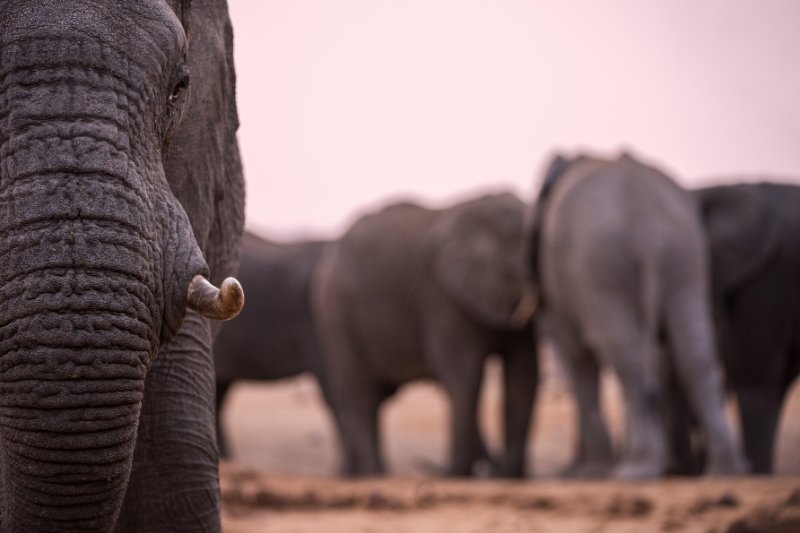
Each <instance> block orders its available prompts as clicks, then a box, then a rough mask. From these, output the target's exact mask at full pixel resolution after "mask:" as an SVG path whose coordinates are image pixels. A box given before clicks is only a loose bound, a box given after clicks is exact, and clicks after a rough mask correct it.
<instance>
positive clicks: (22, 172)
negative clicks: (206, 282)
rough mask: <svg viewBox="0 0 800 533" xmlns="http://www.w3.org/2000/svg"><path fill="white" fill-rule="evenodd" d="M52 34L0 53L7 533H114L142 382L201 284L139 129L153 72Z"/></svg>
mask: <svg viewBox="0 0 800 533" xmlns="http://www.w3.org/2000/svg"><path fill="white" fill-rule="evenodd" d="M0 22H2V21H0ZM53 25H54V26H56V27H57V26H58V23H55V24H53ZM55 33H56V34H57V35H58V36H57V37H54V36H52V34H51V36H49V37H46V38H41V37H36V36H27V35H23V36H19V35H17V36H16V37H17V38H16V39H15V40H13V41H10V42H9V41H3V42H2V43H0V44H1V45H2V48H0V53H2V62H1V63H0V78H2V79H3V87H2V92H0V165H1V170H2V174H0V235H2V239H3V241H4V243H3V247H2V255H0V294H2V296H0V317H2V320H1V321H0V391H1V393H0V450H2V452H0V453H1V454H2V455H0V458H1V460H2V463H0V475H1V476H2V481H1V482H2V484H3V490H2V493H3V494H5V495H6V496H5V497H6V498H7V500H6V501H3V502H2V506H3V508H4V512H3V516H2V519H1V520H2V523H1V525H0V526H1V527H2V529H3V530H4V531H23V530H24V531H38V530H73V529H77V530H93V531H94V530H100V531H105V530H110V529H111V528H112V527H113V525H114V523H115V521H116V518H117V515H118V514H119V509H120V506H121V503H122V499H123V496H124V495H125V490H126V483H127V481H128V478H129V475H130V470H131V464H132V458H133V450H134V445H135V441H136V431H137V426H138V419H139V414H140V410H141V405H142V398H143V389H144V379H145V375H146V372H147V369H148V367H149V366H150V364H151V362H152V360H153V358H154V356H155V354H156V353H157V350H158V347H159V345H160V344H162V343H164V342H166V341H168V340H169V339H170V338H171V337H172V336H173V335H174V334H175V332H177V330H178V328H179V327H180V324H181V322H182V320H183V317H184V314H185V308H186V305H187V298H188V295H187V292H188V287H189V284H190V281H191V280H192V279H193V278H194V277H195V276H196V275H198V274H207V267H206V265H205V261H204V260H203V257H202V254H201V253H200V251H199V248H198V247H197V244H196V243H195V241H194V237H193V235H192V229H191V227H190V226H189V222H188V219H187V217H186V214H185V213H184V212H183V208H182V207H181V206H180V204H179V203H178V202H177V200H175V198H174V197H173V196H172V194H171V192H170V190H169V187H168V185H167V183H166V180H165V178H164V174H163V169H162V168H161V161H160V159H161V156H160V150H161V146H158V145H157V144H156V143H157V142H158V141H157V139H159V138H161V137H160V136H155V137H153V136H152V135H150V136H148V133H147V132H146V131H144V132H143V131H142V130H147V128H148V127H151V126H152V124H150V123H148V121H150V122H154V121H152V119H149V118H148V117H144V118H142V116H141V115H142V112H141V108H142V107H143V106H144V105H145V104H146V101H147V100H148V99H151V98H157V97H158V96H159V95H158V94H152V92H153V91H154V89H151V87H150V84H149V83H148V79H147V73H148V72H151V71H153V70H155V71H156V72H160V71H159V70H158V69H153V68H152V65H150V66H148V65H144V63H146V62H147V61H148V59H147V58H135V61H134V58H126V57H121V55H120V54H121V53H119V52H115V51H114V50H115V48H114V47H112V46H110V45H109V43H103V42H99V41H97V40H93V39H92V38H91V37H87V36H78V35H76V34H75V33H74V32H69V31H65V32H62V33H61V34H58V32H55ZM150 60H152V59H150ZM120 65H124V66H126V67H127V69H126V70H121V69H120V68H119V67H120ZM155 123H156V124H158V122H157V121H156V122H155ZM143 139H147V141H145V142H141V141H142V140H143ZM137 141H139V142H137ZM237 285H238V284H237ZM234 292H236V290H235V288H234ZM239 293H240V289H239ZM234 299H235V298H234ZM239 299H241V298H239ZM228 311H229V310H228ZM228 314H230V313H228Z"/></svg>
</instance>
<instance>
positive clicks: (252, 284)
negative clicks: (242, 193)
mask: <svg viewBox="0 0 800 533" xmlns="http://www.w3.org/2000/svg"><path fill="white" fill-rule="evenodd" d="M326 244H327V243H326V241H304V242H292V243H275V242H270V241H266V240H264V239H262V238H261V237H259V236H257V235H255V234H253V233H250V232H246V233H245V234H244V237H243V238H242V249H241V258H240V264H239V274H238V279H239V280H240V281H241V282H242V283H243V284H244V285H245V286H246V287H247V295H248V298H247V306H246V307H245V308H244V309H243V310H242V312H241V314H240V315H239V316H238V317H237V319H236V320H234V321H232V322H228V323H226V324H225V325H224V326H223V327H222V330H221V331H220V334H219V336H217V339H216V341H215V342H214V367H215V369H216V374H217V441H218V443H219V449H220V455H221V456H222V457H227V456H228V447H227V444H226V440H225V435H224V432H223V430H222V425H221V423H220V412H221V410H222V405H223V402H224V401H225V395H226V393H227V392H228V389H229V387H230V386H231V384H232V383H233V382H235V381H237V380H276V379H283V378H289V377H292V376H296V375H298V374H301V373H303V372H311V373H312V374H314V375H315V376H317V379H318V381H320V382H322V380H320V377H321V364H322V358H321V355H320V346H319V343H318V342H317V335H316V332H315V330H314V323H313V319H312V316H311V303H310V287H311V274H312V272H313V270H314V267H315V266H316V264H317V261H318V259H319V257H320V254H321V253H322V250H323V248H324V247H325V245H326Z"/></svg>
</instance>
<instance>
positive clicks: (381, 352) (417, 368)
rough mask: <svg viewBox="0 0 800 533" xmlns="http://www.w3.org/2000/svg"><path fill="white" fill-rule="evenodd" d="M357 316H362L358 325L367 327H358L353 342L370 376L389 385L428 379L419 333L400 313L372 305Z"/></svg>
mask: <svg viewBox="0 0 800 533" xmlns="http://www.w3.org/2000/svg"><path fill="white" fill-rule="evenodd" d="M354 314H355V313H354ZM359 314H363V316H361V317H359V318H360V319H361V320H359V321H358V322H360V323H361V324H370V325H369V326H368V327H362V328H360V330H359V331H358V333H357V335H356V338H355V339H354V340H355V343H356V349H357V351H358V352H359V355H360V358H361V360H362V363H363V364H364V366H365V367H366V369H367V370H368V371H369V372H370V373H371V374H373V375H374V376H376V377H377V378H378V379H379V380H380V381H382V382H384V383H386V384H391V385H401V384H403V383H406V382H408V381H412V380H415V379H421V378H425V377H430V376H431V370H430V368H429V365H428V363H427V361H426V359H425V357H424V354H423V352H422V343H421V342H420V335H419V332H418V331H416V328H414V327H413V326H412V324H409V323H408V320H407V318H406V317H405V316H403V314H401V313H398V312H397V311H396V310H394V309H390V308H383V309H380V308H376V307H374V306H371V307H370V308H369V309H365V310H363V311H362V313H359Z"/></svg>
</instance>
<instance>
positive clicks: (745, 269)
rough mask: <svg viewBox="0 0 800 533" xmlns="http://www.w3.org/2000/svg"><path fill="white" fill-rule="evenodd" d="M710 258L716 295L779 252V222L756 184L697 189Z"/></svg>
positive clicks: (753, 271)
mask: <svg viewBox="0 0 800 533" xmlns="http://www.w3.org/2000/svg"><path fill="white" fill-rule="evenodd" d="M697 198H698V202H699V206H700V212H701V214H702V218H703V223H704V225H705V228H706V233H707V236H708V237H707V238H708V245H709V249H710V257H711V280H712V284H713V286H714V292H715V294H725V293H726V292H728V291H730V290H731V289H734V288H736V287H739V286H741V285H742V284H744V283H746V282H747V280H748V279H750V278H751V277H752V276H755V275H758V273H759V272H760V270H761V269H762V268H763V267H764V266H765V265H766V264H768V263H769V261H770V260H771V258H773V257H774V256H775V254H776V253H777V251H778V245H779V243H780V231H781V228H780V222H779V220H778V217H777V216H776V215H775V213H774V212H773V211H772V209H771V208H770V206H769V205H768V203H767V202H765V201H764V200H763V196H762V194H761V191H760V190H759V188H758V187H757V186H740V187H725V186H722V187H709V188H706V189H700V190H698V191H697Z"/></svg>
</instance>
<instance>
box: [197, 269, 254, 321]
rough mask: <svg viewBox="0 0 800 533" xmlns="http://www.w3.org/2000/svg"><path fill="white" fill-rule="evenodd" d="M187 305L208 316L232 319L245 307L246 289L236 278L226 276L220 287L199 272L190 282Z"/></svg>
mask: <svg viewBox="0 0 800 533" xmlns="http://www.w3.org/2000/svg"><path fill="white" fill-rule="evenodd" d="M186 306H187V307H188V308H189V309H192V310H193V311H196V312H198V313H200V314H201V315H203V316H204V317H206V318H213V319H216V320H230V319H232V318H234V317H235V316H236V315H238V314H239V312H240V311H241V310H242V307H244V291H243V290H242V286H241V284H240V283H239V282H238V281H237V280H236V278H225V279H224V280H223V282H222V285H221V286H220V288H219V289H218V288H216V287H215V286H214V285H212V284H211V283H209V282H208V280H207V279H206V278H204V277H203V276H201V275H199V274H198V275H197V276H195V277H194V278H192V281H191V283H189V291H188V293H187V296H186Z"/></svg>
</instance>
